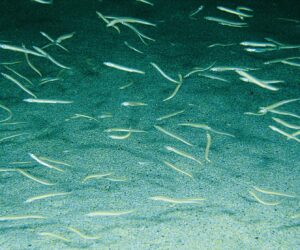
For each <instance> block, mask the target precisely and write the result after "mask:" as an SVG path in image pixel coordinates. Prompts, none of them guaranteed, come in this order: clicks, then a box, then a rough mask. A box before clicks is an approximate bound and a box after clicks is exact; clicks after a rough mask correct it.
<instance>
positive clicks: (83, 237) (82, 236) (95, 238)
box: [68, 227, 101, 240]
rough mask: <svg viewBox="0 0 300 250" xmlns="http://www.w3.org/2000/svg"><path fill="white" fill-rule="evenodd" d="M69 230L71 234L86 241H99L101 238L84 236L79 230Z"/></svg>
mask: <svg viewBox="0 0 300 250" xmlns="http://www.w3.org/2000/svg"><path fill="white" fill-rule="evenodd" d="M68 229H69V230H70V231H71V232H73V233H75V234H77V235H78V236H79V237H80V238H82V239H85V240H98V239H100V238H101V237H100V236H90V235H87V234H84V233H82V232H81V231H79V230H78V229H77V228H74V227H68Z"/></svg>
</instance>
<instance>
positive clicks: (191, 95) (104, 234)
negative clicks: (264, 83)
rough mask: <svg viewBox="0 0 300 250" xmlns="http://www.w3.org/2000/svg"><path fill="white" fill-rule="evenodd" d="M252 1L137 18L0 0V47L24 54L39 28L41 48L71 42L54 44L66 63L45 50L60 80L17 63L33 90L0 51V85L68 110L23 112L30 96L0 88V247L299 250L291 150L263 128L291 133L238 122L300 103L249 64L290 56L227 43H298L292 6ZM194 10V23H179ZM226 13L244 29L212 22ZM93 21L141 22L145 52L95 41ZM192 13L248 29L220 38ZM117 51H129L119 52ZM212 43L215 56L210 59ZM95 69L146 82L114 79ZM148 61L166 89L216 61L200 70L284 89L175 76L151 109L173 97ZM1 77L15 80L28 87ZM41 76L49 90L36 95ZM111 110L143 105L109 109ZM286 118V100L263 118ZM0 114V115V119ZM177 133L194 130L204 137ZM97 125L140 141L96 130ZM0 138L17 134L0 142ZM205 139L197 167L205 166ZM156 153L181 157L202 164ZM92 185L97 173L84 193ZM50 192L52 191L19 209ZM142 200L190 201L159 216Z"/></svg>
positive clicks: (173, 4) (50, 70)
mask: <svg viewBox="0 0 300 250" xmlns="http://www.w3.org/2000/svg"><path fill="white" fill-rule="evenodd" d="M267 2H269V1H258V0H257V1H251V2H248V1H234V3H233V2H230V1H203V2H202V3H201V1H200V4H199V1H192V0H190V1H180V0H176V1H172V0H153V3H154V6H150V5H147V4H144V3H141V2H136V1H134V0H130V1H129V0H128V1H115V0H114V1H108V0H103V1H92V0H91V1H75V0H72V1H71V0H60V1H59V0H54V3H53V4H52V5H46V4H39V3H35V2H32V1H29V0H28V1H25V0H22V1H21V0H18V1H17V0H15V1H1V4H0V6H1V8H0V9H1V10H0V27H1V29H0V40H1V42H0V43H1V44H11V45H15V46H21V45H22V44H24V45H25V46H26V48H28V49H32V46H38V47H42V46H44V45H45V44H47V43H48V40H47V39H46V38H45V37H44V36H42V35H41V34H40V32H41V31H42V32H46V33H47V34H48V35H49V36H51V37H53V38H55V39H56V38H57V37H59V36H60V35H62V34H71V33H72V32H75V34H74V36H72V37H71V38H69V39H66V40H64V41H62V42H61V45H63V46H64V47H65V48H67V49H68V52H67V51H65V50H63V49H62V48H60V47H58V46H55V45H54V46H50V47H48V48H46V49H45V51H47V53H49V54H50V55H51V56H52V57H53V58H55V59H56V60H57V61H58V62H60V63H62V64H63V65H65V66H67V67H70V69H62V68H61V67H59V66H57V65H55V64H53V63H52V62H51V61H50V60H47V59H45V58H39V57H35V56H30V60H31V62H32V64H33V65H35V66H36V68H37V69H38V70H40V72H41V73H42V77H40V76H39V75H38V74H37V73H36V72H35V71H33V70H32V68H30V67H29V66H28V64H27V63H26V60H25V57H24V54H23V53H17V52H13V51H10V50H4V49H2V50H0V53H1V54H0V63H1V64H2V65H1V72H2V73H4V74H9V75H11V76H13V77H15V78H16V79H18V80H19V81H20V82H22V83H23V84H24V86H26V88H28V89H29V90H30V91H32V93H34V94H35V95H36V96H37V97H38V98H39V99H49V100H54V99H55V100H65V101H72V103H70V104H45V103H28V102H24V101H23V99H26V98H31V96H30V95H28V93H26V92H25V91H23V90H22V89H21V88H19V87H18V86H17V85H16V84H14V83H13V82H12V81H9V80H8V79H6V78H5V77H1V79H0V85H1V91H0V104H1V105H3V106H5V107H7V108H9V110H11V112H12V118H11V119H10V120H8V121H5V122H2V123H0V190H1V195H0V208H1V209H0V211H1V212H0V249H10V250H14V249H298V248H299V245H300V241H299V237H297V235H298V236H299V197H298V195H299V193H300V186H299V178H300V174H299V173H300V172H299V152H300V150H299V142H297V141H296V140H293V139H290V140H287V138H286V137H285V136H283V135H281V134H279V133H277V132H276V131H273V130H272V129H270V127H269V126H270V125H271V126H276V127H278V128H280V129H281V130H284V131H287V132H288V133H292V132H295V130H292V129H287V128H285V127H284V126H282V125H280V124H278V123H276V122H275V121H274V120H273V119H272V117H273V118H274V117H275V118H279V119H282V120H284V121H286V122H289V123H291V124H295V125H296V124H298V126H299V125H300V120H299V119H298V118H296V117H291V116H283V115H279V114H274V113H267V114H265V115H263V116H253V115H246V114H244V113H245V112H253V113H255V112H257V111H258V110H259V108H260V107H266V106H268V105H271V104H274V103H277V102H279V101H282V100H288V99H293V98H299V97H300V86H299V83H300V70H299V69H300V68H299V67H297V66H291V65H286V64H282V63H274V64H269V65H266V64H264V62H266V61H270V60H273V59H279V58H288V57H297V56H300V54H299V49H284V50H274V51H269V52H264V53H251V52H247V51H245V50H244V47H243V46H241V45H239V43H240V42H242V41H258V42H266V40H264V38H265V37H269V38H272V39H274V40H275V41H279V42H281V43H284V44H291V45H295V44H299V41H300V23H297V22H296V21H297V20H298V19H299V12H298V13H297V10H296V9H297V1H288V2H289V4H287V3H286V2H287V1H272V2H273V3H272V4H269V3H267ZM201 4H203V6H204V8H203V10H201V11H200V12H199V13H197V14H196V15H195V16H193V18H190V17H189V15H190V13H191V12H192V11H193V10H196V9H197V8H198V7H199V5H201ZM240 5H243V6H247V7H249V8H251V9H253V13H252V12H250V13H251V14H252V15H254V16H253V17H252V18H247V19H245V20H240V19H238V18H237V17H236V16H234V15H231V14H229V13H225V12H222V11H220V10H218V9H216V7H217V6H226V7H229V8H236V7H237V6H240ZM298 5H299V3H298ZM96 11H99V12H100V13H102V14H103V15H105V16H117V17H134V18H140V19H143V20H147V21H149V22H152V23H155V24H156V27H153V26H145V25H139V24H132V25H134V27H136V28H138V29H139V30H140V31H141V32H143V33H144V34H146V35H147V36H149V37H150V38H153V39H155V41H150V40H146V42H147V44H148V45H145V44H143V43H142V42H141V41H140V39H139V38H138V36H137V35H136V34H135V33H134V32H133V31H132V30H130V29H129V28H128V27H126V26H123V25H119V26H118V27H119V28H120V31H121V32H120V34H119V33H118V32H117V30H115V29H114V28H107V27H106V24H105V23H104V22H103V20H101V19H99V17H98V16H97V14H96ZM247 13H248V12H247ZM297 15H298V16H297ZM205 16H215V17H221V18H226V19H230V20H235V21H238V22H247V23H248V27H242V28H236V27H230V26H223V25H219V24H218V23H216V22H211V21H209V20H206V19H205V18H204V17H205ZM281 18H283V19H281ZM286 18H288V19H292V20H293V21H291V20H285V19H286ZM295 19H296V20H295ZM125 41H126V42H127V44H128V45H130V46H133V47H134V48H136V49H138V50H140V51H141V52H143V53H139V52H136V51H134V50H132V49H130V48H128V47H127V46H126V45H125V44H124V42H125ZM216 43H222V44H227V45H230V46H213V47H209V46H210V45H212V44H216ZM11 62H13V64H11V65H10V64H7V63H11ZM14 62H19V63H16V64H14ZM104 62H112V63H116V64H119V65H123V66H126V67H130V68H134V69H138V70H140V71H143V72H145V74H136V73H130V72H125V71H120V70H117V69H114V68H111V67H107V66H105V65H104V64H103V63H104ZM151 62H152V63H155V64H156V65H158V66H159V67H160V68H161V69H162V70H163V71H164V72H165V73H166V74H167V75H168V76H170V77H171V78H173V79H175V80H176V81H179V80H178V79H179V78H178V74H182V75H186V74H187V73H188V72H190V71H191V70H192V69H193V68H194V67H199V68H206V67H208V66H210V65H212V64H213V63H215V64H214V65H213V66H231V67H247V68H255V69H257V70H254V71H248V73H249V74H251V75H253V76H256V77H258V78H259V79H265V80H283V81H284V82H283V83H277V84H274V86H276V87H278V88H279V90H278V91H270V90H268V89H264V88H261V87H259V86H257V85H255V84H253V83H249V82H243V81H241V80H240V79H239V77H240V76H239V75H238V74H237V73H236V72H234V71H226V72H213V71H210V70H207V71H204V72H200V73H202V74H205V76H203V75H200V76H198V75H197V74H194V75H192V76H190V77H187V78H184V79H183V81H182V85H181V87H180V88H179V90H178V92H177V94H176V95H175V96H174V97H173V98H171V99H169V100H166V101H163V100H164V99H166V98H167V97H169V96H170V95H171V94H172V93H173V91H174V89H175V88H176V86H177V84H176V83H174V82H170V81H169V80H167V79H166V78H164V77H163V76H162V75H161V74H160V73H159V72H158V71H157V70H156V69H155V67H153V66H152V65H151V64H150V63H151ZM294 62H297V63H298V64H299V61H294ZM5 66H6V67H5ZM7 66H8V67H9V68H7ZM9 69H13V70H15V71H17V72H19V73H21V74H22V75H24V76H26V77H27V78H28V79H30V81H32V83H33V85H30V84H29V83H28V82H26V81H25V80H24V79H22V78H19V77H18V76H16V75H15V74H14V73H13V72H12V71H11V70H9ZM216 77H219V78H221V79H216ZM45 78H47V79H54V78H57V79H58V80H55V81H51V82H47V83H44V84H41V82H42V81H43V79H44V80H45ZM213 78H214V79H213ZM124 102H138V103H144V104H146V105H142V106H124V105H122V103H124ZM299 105H300V104H299V102H293V103H289V104H286V105H284V106H282V107H280V108H278V110H284V111H286V112H290V113H293V114H298V115H300V112H299V107H300V106H299ZM179 111H182V112H180V113H178V114H177V115H176V116H173V117H170V118H167V119H159V118H160V117H162V116H165V115H168V114H172V113H176V112H179ZM7 114H8V112H7V111H6V110H5V109H3V108H2V109H0V120H1V119H5V118H6V117H7ZM76 114H77V115H76ZM78 114H79V115H78ZM180 123H197V124H205V125H207V126H209V127H210V128H211V129H212V130H207V129H199V128H193V127H187V126H179V125H178V124H180ZM154 126H156V127H154ZM157 126H159V127H157ZM110 128H127V129H136V130H142V131H143V132H139V133H136V132H132V133H129V134H128V133H127V132H114V133H109V132H107V131H106V130H107V129H110ZM157 128H163V129H165V130H166V131H169V132H171V133H173V134H175V135H177V136H180V137H181V138H182V139H184V140H185V141H187V142H188V143H190V144H192V145H187V144H186V143H183V142H182V141H180V140H177V139H176V138H174V137H172V136H169V135H167V134H166V133H164V132H162V131H161V130H159V129H157ZM215 130H216V131H219V132H223V133H228V134H231V135H234V137H232V136H228V135H223V134H219V133H215V132H214V131H215ZM19 134H20V135H19ZM13 135H19V136H16V137H12V138H9V139H4V140H2V139H3V138H6V137H9V136H13ZM110 136H113V138H111V137H110ZM114 136H117V138H118V136H121V138H119V139H116V138H114ZM122 137H125V138H122ZM208 137H210V138H211V147H210V150H209V155H208V157H209V158H208V159H209V160H210V162H209V161H207V159H205V151H206V147H207V138H208ZM1 138H2V139H1ZM298 138H299V137H298ZM166 147H172V148H173V149H174V148H175V149H177V150H180V151H181V152H182V151H183V152H186V153H188V154H190V155H192V156H193V157H194V158H195V159H197V160H199V161H201V162H202V164H199V163H198V162H196V161H195V160H192V159H189V158H187V157H184V156H182V155H180V154H178V152H177V153H176V152H172V151H171V150H167V148H166ZM30 154H31V155H30ZM32 156H36V157H38V159H40V160H42V162H47V163H48V164H50V165H49V166H52V167H53V166H54V167H56V169H55V168H49V166H48V167H47V166H45V165H42V164H40V163H39V162H37V161H36V160H35V159H34V158H33V157H32ZM51 160H52V161H51ZM53 160H55V161H59V162H60V163H58V162H53ZM166 162H167V163H171V164H173V165H174V166H176V167H177V168H178V169H180V170H182V171H184V172H180V171H178V170H176V169H174V168H171V167H170V166H169V165H168V164H166ZM66 164H67V165H66ZM24 173H25V175H26V174H27V177H26V176H25V175H24ZM28 174H29V177H30V176H31V177H35V178H37V180H40V181H41V180H42V182H44V183H41V182H37V181H36V180H33V179H30V178H28ZM94 174H97V175H102V174H103V175H105V176H102V177H99V176H98V178H92V177H90V179H86V180H85V181H84V178H86V177H87V176H90V175H94ZM106 174H107V175H106ZM45 184H46V185H45ZM49 184H50V185H49ZM254 187H258V188H260V189H263V190H264V191H269V192H270V191H272V192H275V194H266V193H263V192H261V191H257V190H255V189H254ZM249 191H250V192H251V193H252V194H253V193H254V194H255V195H256V196H257V197H258V198H259V199H261V200H262V201H263V202H265V203H266V204H262V203H261V202H259V200H257V199H256V198H255V197H254V196H253V195H252V194H251V193H249ZM62 192H63V193H66V194H64V195H59V196H53V197H48V198H44V199H40V200H35V201H32V202H26V201H27V200H28V199H30V198H32V197H36V196H39V195H44V194H53V193H62ZM278 193H279V194H284V195H289V196H292V197H286V196H282V195H278ZM155 196H163V197H169V198H174V199H184V198H204V199H205V200H203V201H201V202H198V203H196V204H191V203H188V204H173V203H169V202H164V201H159V200H153V199H149V198H150V197H155ZM181 201H182V200H181ZM277 203H278V204H277ZM95 211H102V216H101V215H100V216H87V215H88V214H89V213H91V212H95ZM107 212H110V213H112V214H107ZM118 212H128V213H127V214H123V215H122V214H119V215H118V214H117V213H118ZM103 213H104V215H106V216H103ZM114 213H116V214H114ZM18 216H42V217H45V218H27V219H20V217H18ZM17 218H19V219H17ZM72 228H73V229H74V228H75V229H77V230H79V232H81V233H82V234H83V235H82V234H81V235H80V234H79V233H78V232H77V233H76V232H74V230H72ZM75 231H76V230H75ZM58 236H59V237H60V238H58Z"/></svg>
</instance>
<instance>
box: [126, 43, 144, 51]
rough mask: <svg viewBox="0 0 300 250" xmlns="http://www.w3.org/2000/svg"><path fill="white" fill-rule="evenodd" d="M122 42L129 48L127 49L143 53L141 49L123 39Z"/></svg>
mask: <svg viewBox="0 0 300 250" xmlns="http://www.w3.org/2000/svg"><path fill="white" fill-rule="evenodd" d="M124 44H125V45H126V46H127V48H129V49H131V50H133V51H135V52H137V53H140V54H144V52H142V51H140V50H138V49H136V48H135V47H133V46H131V45H130V44H129V43H128V42H126V41H125V42H124Z"/></svg>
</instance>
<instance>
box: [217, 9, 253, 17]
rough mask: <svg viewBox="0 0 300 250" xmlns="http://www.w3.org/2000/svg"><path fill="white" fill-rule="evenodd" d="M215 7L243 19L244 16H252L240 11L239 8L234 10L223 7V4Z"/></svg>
mask: <svg viewBox="0 0 300 250" xmlns="http://www.w3.org/2000/svg"><path fill="white" fill-rule="evenodd" d="M217 9H218V10H221V11H224V12H227V13H230V14H233V15H237V16H238V17H239V18H240V19H242V20H244V18H246V17H248V18H249V17H253V15H250V14H247V13H243V12H241V8H239V9H235V10H234V9H230V8H227V7H223V6H217Z"/></svg>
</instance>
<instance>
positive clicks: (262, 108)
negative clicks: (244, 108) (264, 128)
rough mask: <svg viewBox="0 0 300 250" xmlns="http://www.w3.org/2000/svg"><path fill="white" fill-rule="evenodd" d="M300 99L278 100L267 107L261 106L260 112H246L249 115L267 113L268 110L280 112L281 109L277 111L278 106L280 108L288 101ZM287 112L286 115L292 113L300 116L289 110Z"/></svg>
mask: <svg viewBox="0 0 300 250" xmlns="http://www.w3.org/2000/svg"><path fill="white" fill-rule="evenodd" d="M299 100H300V98H294V99H287V100H282V101H279V102H276V103H274V104H271V105H269V106H267V107H260V108H259V111H258V113H252V112H246V113H245V114H247V115H265V114H267V113H268V112H273V113H277V114H278V113H279V112H280V111H279V112H278V111H276V108H278V107H280V106H283V105H285V104H288V103H292V102H296V101H299ZM285 113H286V115H287V114H290V115H291V116H294V117H296V118H300V117H298V116H297V115H294V114H291V113H287V112H285ZM281 114H283V113H282V112H281Z"/></svg>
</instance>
